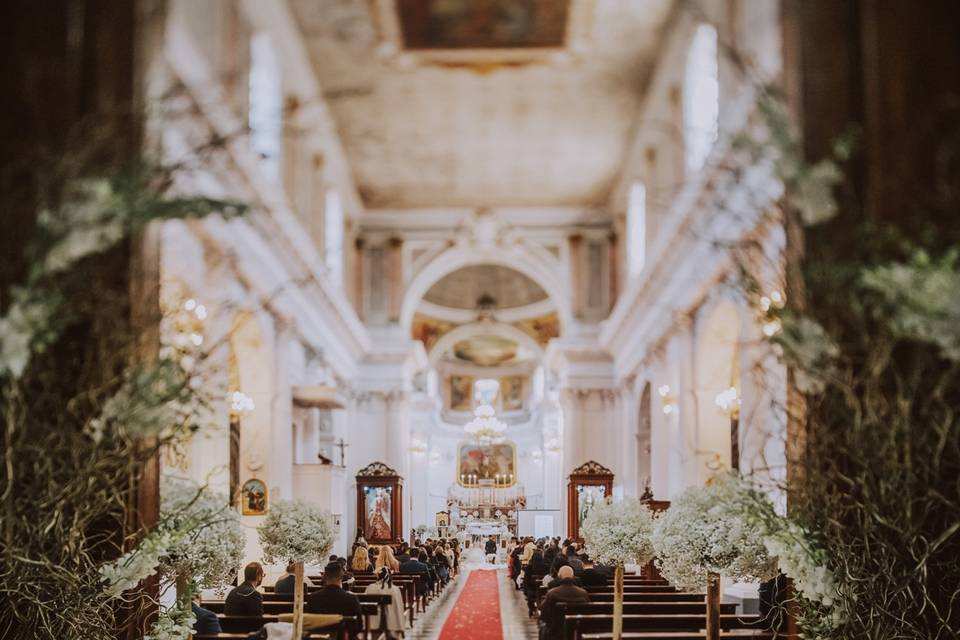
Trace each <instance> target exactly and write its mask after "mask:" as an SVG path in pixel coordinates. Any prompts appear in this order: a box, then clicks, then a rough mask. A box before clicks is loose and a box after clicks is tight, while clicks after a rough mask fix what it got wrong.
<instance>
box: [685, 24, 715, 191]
mask: <svg viewBox="0 0 960 640" xmlns="http://www.w3.org/2000/svg"><path fill="white" fill-rule="evenodd" d="M719 123H720V77H719V67H718V62H717V30H716V29H714V28H713V27H712V26H710V25H707V24H702V25H700V26H699V27H697V31H696V33H695V34H694V36H693V42H692V44H691V45H690V51H689V53H688V54H687V67H686V71H685V73H684V79H683V126H684V139H685V146H686V149H685V150H686V165H687V170H688V171H689V172H691V173H692V172H696V171H699V170H700V169H702V168H703V165H704V163H706V161H707V157H708V156H709V155H710V151H711V150H712V149H713V144H714V143H715V142H716V140H717V134H718V132H719Z"/></svg>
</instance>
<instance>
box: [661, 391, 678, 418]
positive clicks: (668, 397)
mask: <svg viewBox="0 0 960 640" xmlns="http://www.w3.org/2000/svg"><path fill="white" fill-rule="evenodd" d="M657 394H659V396H660V399H661V400H662V401H663V414H664V415H667V416H669V415H670V414H672V413H674V412H675V411H676V410H677V399H676V398H675V397H674V395H673V392H672V391H671V389H670V385H668V384H662V385H660V386H659V387H657Z"/></svg>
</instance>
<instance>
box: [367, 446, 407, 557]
mask: <svg viewBox="0 0 960 640" xmlns="http://www.w3.org/2000/svg"><path fill="white" fill-rule="evenodd" d="M356 480H357V527H358V528H359V529H361V530H362V532H363V537H364V538H365V539H366V540H367V542H370V543H372V544H394V543H398V542H400V541H401V539H402V537H403V521H402V508H403V480H402V479H401V478H400V476H399V475H397V472H396V471H394V470H393V469H391V468H390V467H388V466H387V465H385V464H383V463H382V462H374V463H372V464H369V465H367V466H366V467H364V468H363V469H361V470H360V471H359V472H357V477H356Z"/></svg>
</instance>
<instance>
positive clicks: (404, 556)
mask: <svg viewBox="0 0 960 640" xmlns="http://www.w3.org/2000/svg"><path fill="white" fill-rule="evenodd" d="M395 557H396V558H397V562H399V563H400V564H403V563H404V562H407V561H408V560H410V547H408V546H407V543H406V542H401V543H400V549H398V553H397V555H396V556H395Z"/></svg>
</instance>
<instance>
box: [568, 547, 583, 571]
mask: <svg viewBox="0 0 960 640" xmlns="http://www.w3.org/2000/svg"><path fill="white" fill-rule="evenodd" d="M567 564H569V565H570V566H571V567H573V572H574V573H576V574H579V573H580V572H582V571H583V561H582V560H581V559H580V556H578V555H577V545H575V544H571V545H570V546H569V547H567Z"/></svg>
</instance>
